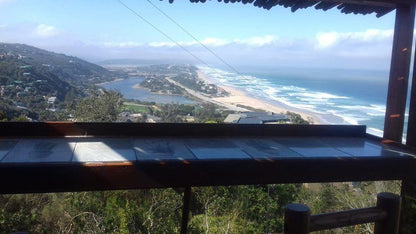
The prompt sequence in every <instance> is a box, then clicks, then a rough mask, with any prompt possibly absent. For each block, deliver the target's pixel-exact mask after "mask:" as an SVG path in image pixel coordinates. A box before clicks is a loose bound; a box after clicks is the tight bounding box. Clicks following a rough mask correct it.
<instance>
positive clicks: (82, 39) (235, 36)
mask: <svg viewBox="0 0 416 234" xmlns="http://www.w3.org/2000/svg"><path fill="white" fill-rule="evenodd" d="M161 11H162V12H163V13H161ZM167 16H168V17H169V18H170V19H172V20H173V21H174V22H176V23H174V22H172V20H170V19H169V18H168V17H167ZM394 17H395V14H394V12H391V13H389V14H387V15H385V16H383V17H381V18H377V17H376V16H375V15H374V14H371V15H366V16H362V15H353V14H349V15H346V14H342V13H340V12H339V11H338V10H336V9H332V10H329V11H326V12H324V11H322V10H315V9H314V8H309V9H306V10H305V9H300V10H298V11H296V12H295V13H292V12H291V10H290V9H289V8H284V7H281V6H276V7H274V8H272V9H271V10H269V11H268V10H264V9H262V8H257V7H254V6H253V5H249V4H247V5H244V4H242V3H234V4H231V3H229V4H225V3H223V2H218V1H216V0H215V1H214V0H213V1H207V2H206V3H204V4H203V3H191V2H189V1H188V0H176V1H175V2H174V3H173V4H170V3H169V1H168V0H164V1H159V0H88V1H85V0H71V1H67V0H39V1H34V0H0V42H6V43H24V44H28V45H32V46H36V47H39V48H42V49H47V50H51V51H54V52H59V53H65V54H67V55H72V56H77V57H80V58H83V59H86V60H88V61H92V62H99V61H103V60H107V59H126V58H129V59H144V60H155V59H156V60H169V61H178V62H189V63H193V64H196V65H210V66H225V63H227V64H229V65H230V66H229V67H239V68H240V67H247V66H258V67H280V66H281V67H330V68H354V69H378V70H387V69H388V68H389V64H390V55H391V43H392V36H393V27H394ZM178 25H179V26H178ZM183 29H185V30H186V32H184V31H183ZM187 32H188V33H189V34H191V36H190V35H189V34H188V33H187ZM195 38H196V39H197V40H198V41H199V42H198V41H196V40H195ZM200 43H202V44H203V45H204V46H202V45H201V44H200ZM205 47H207V48H208V49H207V48H205ZM221 60H222V61H221ZM224 62H225V63H224Z"/></svg>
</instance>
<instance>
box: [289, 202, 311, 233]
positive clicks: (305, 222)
mask: <svg viewBox="0 0 416 234" xmlns="http://www.w3.org/2000/svg"><path fill="white" fill-rule="evenodd" d="M310 220H311V210H310V209H309V207H308V206H306V205H303V204H288V205H286V207H285V224H284V225H285V226H284V233H285V234H308V233H309V224H310Z"/></svg>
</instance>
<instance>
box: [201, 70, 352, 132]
mask: <svg viewBox="0 0 416 234" xmlns="http://www.w3.org/2000/svg"><path fill="white" fill-rule="evenodd" d="M197 74H198V79H200V80H203V81H205V82H206V83H211V84H215V85H217V86H218V87H221V88H223V89H224V90H225V91H227V92H228V93H229V94H230V95H229V96H227V97H217V98H211V99H212V100H213V101H215V102H219V103H223V104H226V105H232V106H235V107H237V105H244V106H249V107H252V108H255V109H261V110H264V111H266V112H274V113H283V114H286V112H287V111H289V112H293V113H296V114H299V115H300V116H301V117H302V118H303V119H305V120H306V121H310V120H312V124H334V123H343V122H344V121H343V119H342V118H341V117H337V116H332V115H331V116H329V115H328V116H327V115H320V114H317V113H313V112H311V111H307V110H300V109H298V108H295V107H290V106H288V105H286V104H284V103H281V102H278V101H275V103H269V102H267V101H265V100H262V99H259V98H255V97H250V96H249V95H248V94H247V93H246V92H244V91H242V90H239V89H237V88H235V87H231V86H229V85H224V84H222V83H219V82H217V81H215V80H213V79H210V78H209V77H207V76H206V75H205V74H204V73H203V72H202V71H201V70H199V69H198V71H197ZM328 119H330V120H331V121H329V120H328Z"/></svg>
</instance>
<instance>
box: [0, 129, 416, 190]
mask: <svg viewBox="0 0 416 234" xmlns="http://www.w3.org/2000/svg"><path fill="white" fill-rule="evenodd" d="M23 126H24V127H28V128H27V129H26V131H25V132H26V133H27V134H26V135H27V136H25V135H22V134H20V135H19V134H17V133H18V132H14V134H12V135H13V136H15V138H13V137H4V136H3V137H1V138H0V152H1V154H2V155H0V156H2V157H1V160H0V176H2V178H7V179H3V180H1V181H0V193H18V192H53V191H82V190H105V189H134V188H164V187H191V186H206V185H237V184H270V183H300V182H302V183H303V182H324V181H327V182H331V181H364V180H391V179H403V178H407V177H409V176H412V175H413V174H414V173H415V170H414V168H415V165H416V164H415V158H414V154H412V152H411V151H408V150H406V149H404V148H402V147H398V146H395V145H388V144H383V143H381V139H378V138H372V139H370V138H368V137H366V134H365V128H364V127H362V126H296V125H290V126H286V125H276V126H264V125H254V126H247V125H246V126H235V125H232V126H229V125H218V126H217V125H209V126H215V127H214V128H210V127H209V126H208V125H198V124H197V125H192V124H188V125H181V124H178V125H177V124H165V125H134V124H133V125H130V124H127V125H125V124H85V123H84V124H68V123H65V124H63V125H61V124H57V123H53V124H49V123H38V124H33V123H30V124H23V125H20V126H19V124H15V123H12V124H11V125H2V124H0V128H1V127H3V129H9V130H10V129H21V130H23ZM30 126H32V127H34V128H30ZM162 127H165V128H162ZM181 127H183V129H184V130H183V131H180V129H181ZM80 129H82V130H80ZM302 129H303V131H302ZM40 130H45V131H40ZM85 130H88V134H81V135H83V136H74V135H76V134H79V133H81V132H83V131H85ZM123 130H125V131H126V132H127V133H126V134H125V135H124V136H122V137H116V136H117V135H119V134H120V133H121V132H123ZM0 133H1V134H4V132H3V131H0ZM22 133H23V131H22ZM35 133H37V134H38V135H42V137H36V136H34V135H35ZM195 133H198V134H196V135H195V136H192V134H195ZM54 134H55V135H54ZM106 134H107V135H106ZM45 135H46V136H48V137H45ZM68 135H72V136H71V137H68ZM84 135H85V136H84ZM63 136H66V137H63Z"/></svg>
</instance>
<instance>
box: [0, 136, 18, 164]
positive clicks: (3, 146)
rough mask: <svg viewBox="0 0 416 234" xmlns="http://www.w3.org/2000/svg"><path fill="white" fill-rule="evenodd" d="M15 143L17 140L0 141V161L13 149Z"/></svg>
mask: <svg viewBox="0 0 416 234" xmlns="http://www.w3.org/2000/svg"><path fill="white" fill-rule="evenodd" d="M17 142H18V141H17V140H3V139H0V161H1V160H2V159H3V158H4V157H5V156H6V155H7V154H8V153H9V152H10V150H12V149H13V147H14V146H15V145H16V144H17Z"/></svg>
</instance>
